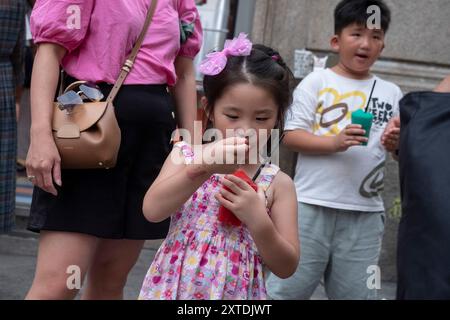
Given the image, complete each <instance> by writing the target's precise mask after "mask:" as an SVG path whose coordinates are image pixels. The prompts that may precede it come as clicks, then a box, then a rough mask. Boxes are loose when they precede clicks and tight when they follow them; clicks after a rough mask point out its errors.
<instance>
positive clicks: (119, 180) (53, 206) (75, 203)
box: [28, 79, 176, 239]
mask: <svg viewBox="0 0 450 320" xmlns="http://www.w3.org/2000/svg"><path fill="white" fill-rule="evenodd" d="M70 80H73V79H70ZM111 87H112V86H111V85H109V84H100V88H101V90H102V92H103V93H104V95H105V97H107V95H108V93H109V91H110V90H111ZM114 106H115V114H116V117H117V121H118V123H119V127H120V129H121V134H122V141H121V145H120V150H119V155H118V159H117V164H116V167H114V168H112V169H108V170H106V169H90V170H62V172H61V175H62V187H58V186H57V190H58V196H56V197H55V196H53V195H52V194H50V193H47V192H45V191H43V190H41V189H40V188H37V187H35V188H34V191H33V200H32V203H31V210H30V219H29V224H28V229H29V230H31V231H35V232H39V231H41V230H50V231H66V232H77V233H83V234H89V235H93V236H96V237H99V238H107V239H161V238H164V237H165V236H166V234H167V231H168V227H169V219H166V220H165V221H163V222H160V223H150V222H148V221H147V220H146V219H145V217H144V215H143V212H142V204H143V199H144V196H145V193H146V192H147V190H148V188H149V187H150V185H151V184H152V183H153V181H154V180H155V179H156V177H157V176H158V174H159V171H160V170H161V167H162V165H163V163H164V161H165V159H166V158H167V156H168V155H169V153H170V151H171V148H172V145H171V141H170V139H171V134H172V132H173V131H174V130H175V128H176V121H175V114H174V112H175V110H174V104H173V102H172V98H171V96H170V94H169V93H168V90H167V87H166V86H165V85H123V86H122V88H121V89H120V91H119V93H118V95H117V96H116V99H115V101H114Z"/></svg>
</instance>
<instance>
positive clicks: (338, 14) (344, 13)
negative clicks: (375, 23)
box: [334, 0, 391, 34]
mask: <svg viewBox="0 0 450 320" xmlns="http://www.w3.org/2000/svg"><path fill="white" fill-rule="evenodd" d="M372 5H375V6H378V7H379V8H380V13H381V21H380V22H381V29H382V30H383V31H384V33H386V32H387V31H388V29H389V24H390V22H391V10H390V9H389V7H388V6H387V5H386V4H385V3H384V1H383V0H342V1H341V2H339V4H338V5H337V6H336V8H335V9H334V33H335V34H340V33H341V31H342V29H344V28H345V27H347V26H349V25H351V24H353V23H357V24H359V25H363V26H367V19H368V18H369V17H370V16H371V15H372V14H373V13H367V8H368V7H370V6H372Z"/></svg>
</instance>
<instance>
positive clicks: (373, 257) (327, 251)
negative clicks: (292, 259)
mask: <svg viewBox="0 0 450 320" xmlns="http://www.w3.org/2000/svg"><path fill="white" fill-rule="evenodd" d="M298 210H299V220H298V221H299V233H300V264H299V266H298V267H297V270H296V272H295V274H294V275H292V276H291V277H290V278H288V279H280V278H278V277H276V276H274V275H273V274H269V276H268V278H267V283H266V287H267V292H268V295H269V296H270V298H272V299H309V298H310V297H311V296H312V294H313V293H314V290H315V289H316V288H317V286H318V284H319V282H320V281H321V279H322V278H323V280H324V287H325V291H326V293H327V296H328V298H329V299H375V298H376V296H377V293H376V292H377V290H376V288H377V285H379V282H378V281H377V280H379V279H380V277H381V275H380V274H377V273H379V268H378V267H377V263H378V257H379V254H380V250H381V241H382V237H383V231H384V219H385V216H384V212H360V211H349V210H341V209H333V208H327V207H321V206H316V205H310V204H306V203H301V202H299V206H298ZM378 289H379V287H378Z"/></svg>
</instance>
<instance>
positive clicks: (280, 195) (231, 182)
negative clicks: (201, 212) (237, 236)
mask: <svg viewBox="0 0 450 320" xmlns="http://www.w3.org/2000/svg"><path fill="white" fill-rule="evenodd" d="M223 183H224V185H226V186H227V187H228V188H229V189H231V190H232V193H231V192H228V191H226V190H225V189H222V190H221V192H220V194H218V195H217V196H216V197H217V200H218V201H219V202H220V203H221V204H223V205H224V206H225V207H227V208H228V209H229V210H231V211H232V212H233V213H234V214H235V215H236V216H237V217H238V218H239V219H240V220H241V221H242V222H243V223H244V224H245V225H246V226H247V228H248V229H249V231H250V233H251V235H252V237H253V240H254V241H255V243H256V247H257V248H258V252H259V254H260V255H261V257H262V259H263V261H264V263H265V264H266V265H267V267H269V269H270V271H271V272H273V273H274V274H275V275H276V276H278V277H280V278H288V277H290V276H291V275H292V274H293V273H294V272H295V270H296V269H297V265H298V262H299V258H300V245H299V237H298V223H297V196H296V193H295V188H294V183H293V182H292V180H291V178H290V177H289V176H288V175H286V174H285V173H283V172H279V173H278V174H277V175H276V176H275V178H274V181H273V182H272V188H273V201H272V207H271V216H270V217H269V215H268V214H267V212H266V205H265V198H264V193H263V192H262V190H258V193H256V192H255V191H254V190H253V189H252V188H251V187H250V186H249V185H248V184H247V183H246V182H245V181H243V180H242V179H239V178H237V177H235V176H232V175H230V176H226V178H225V179H223Z"/></svg>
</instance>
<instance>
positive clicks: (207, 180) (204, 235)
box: [139, 35, 300, 299]
mask: <svg viewBox="0 0 450 320" xmlns="http://www.w3.org/2000/svg"><path fill="white" fill-rule="evenodd" d="M201 71H202V72H203V73H205V74H206V75H205V78H204V83H203V84H204V90H205V97H204V98H203V100H202V103H203V105H204V107H205V110H206V113H207V115H208V118H209V120H210V121H211V122H212V124H213V126H214V128H216V129H218V130H219V131H220V132H221V133H223V134H224V135H225V132H226V130H227V129H232V130H235V131H237V130H239V129H240V130H244V131H248V130H249V129H253V130H255V132H256V133H257V134H258V133H260V132H261V131H262V130H267V131H269V132H270V130H271V129H274V128H277V129H281V128H282V123H283V117H284V114H285V110H286V109H287V108H288V106H289V105H290V102H291V82H292V74H291V72H290V70H289V69H288V68H287V67H286V65H285V63H284V62H283V60H282V59H281V57H280V55H279V54H278V53H277V52H275V51H273V50H272V49H270V48H267V47H265V46H262V45H254V46H253V48H252V44H251V42H250V41H249V40H247V39H246V38H245V35H240V36H239V38H237V39H235V40H233V41H231V42H228V43H226V45H225V49H224V50H223V51H221V52H216V53H214V54H211V55H209V56H208V58H207V59H206V61H205V62H204V63H203V64H202V66H201ZM258 136H259V134H258ZM263 144H264V143H263ZM202 147H203V149H205V148H208V150H209V152H208V154H214V155H216V156H217V155H221V156H223V159H230V157H231V158H232V159H234V160H235V161H234V163H237V161H236V160H237V155H238V154H239V153H240V152H247V155H248V152H249V147H248V145H247V140H246V139H245V138H240V137H231V138H227V139H223V140H219V141H216V142H214V143H210V144H207V145H204V146H202ZM195 150H197V149H195ZM174 153H178V154H177V155H176V156H178V157H180V156H181V157H183V158H184V163H183V164H176V163H174V161H172V159H174V158H175V157H174V156H175V155H174ZM194 156H195V155H194V148H193V147H192V146H191V145H189V144H187V143H186V142H181V143H177V144H176V145H175V146H174V149H173V151H172V154H171V156H169V158H168V159H167V160H166V162H165V164H164V166H163V168H162V170H161V173H160V174H159V176H158V178H157V179H156V181H155V182H154V184H153V185H152V186H151V187H150V189H149V190H148V192H147V194H146V196H145V199H144V205H143V211H144V214H145V217H146V218H147V219H148V220H150V221H153V222H157V221H162V220H164V219H165V218H167V217H168V216H172V218H171V225H170V229H169V233H168V236H167V238H166V239H165V241H164V242H163V244H162V245H161V247H160V248H159V250H158V252H157V254H156V256H155V259H154V261H153V263H152V265H151V266H150V269H149V271H148V273H147V276H146V278H145V280H144V283H143V286H142V289H141V293H140V296H139V299H265V298H266V290H265V284H264V274H263V264H264V265H265V266H267V267H268V268H269V269H270V271H271V272H273V273H274V274H276V275H277V276H278V277H282V278H287V277H289V276H290V275H291V274H293V272H294V271H295V269H296V267H297V264H298V260H299V254H300V253H299V252H300V250H299V240H298V238H299V237H298V233H297V229H298V228H297V200H296V195H295V190H294V184H293V182H292V180H291V179H290V178H289V177H288V176H287V175H286V174H284V173H282V172H280V171H279V168H278V167H277V166H275V165H273V164H271V165H267V166H265V167H264V168H263V169H262V171H261V174H260V175H259V177H258V179H257V180H256V183H257V185H258V191H255V190H254V189H252V187H250V185H248V184H247V182H245V181H244V180H242V179H240V178H238V177H235V176H233V175H229V174H231V173H233V172H234V171H235V170H236V169H237V168H238V167H239V168H240V169H243V170H244V171H245V172H246V174H247V175H248V176H249V177H252V176H253V175H254V174H255V173H256V171H257V170H258V167H259V164H244V165H241V166H238V165H236V164H217V163H213V164H207V163H210V161H204V162H201V163H199V162H198V161H194ZM247 162H249V161H247ZM224 174H225V175H224ZM224 187H227V188H228V189H229V190H231V192H230V191H227V190H225V188H224ZM221 205H222V206H224V207H225V208H227V209H229V210H230V211H232V212H233V213H234V215H235V216H236V217H237V218H238V219H239V220H241V222H242V224H241V225H240V226H234V225H229V224H225V223H223V222H221V221H219V220H218V218H217V216H218V211H219V207H220V206H221ZM180 207H181V208H180Z"/></svg>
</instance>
